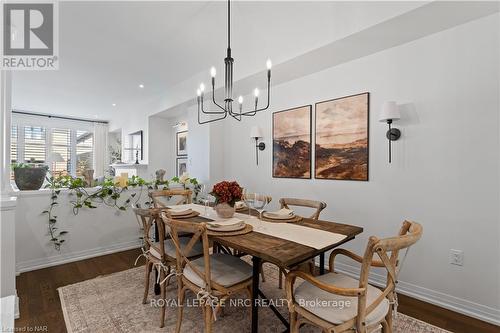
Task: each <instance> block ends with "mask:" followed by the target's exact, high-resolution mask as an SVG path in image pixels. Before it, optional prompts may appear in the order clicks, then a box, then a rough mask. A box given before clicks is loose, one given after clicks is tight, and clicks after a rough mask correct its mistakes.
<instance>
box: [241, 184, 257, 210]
mask: <svg viewBox="0 0 500 333" xmlns="http://www.w3.org/2000/svg"><path fill="white" fill-rule="evenodd" d="M254 198H255V194H254V193H251V192H250V191H249V190H248V189H246V188H244V189H243V201H244V202H245V205H247V208H248V215H250V209H251V208H252V206H253V200H254Z"/></svg>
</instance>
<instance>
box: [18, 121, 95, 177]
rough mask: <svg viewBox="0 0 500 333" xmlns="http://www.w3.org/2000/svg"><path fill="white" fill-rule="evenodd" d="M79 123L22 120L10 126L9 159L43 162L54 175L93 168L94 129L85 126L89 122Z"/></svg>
mask: <svg viewBox="0 0 500 333" xmlns="http://www.w3.org/2000/svg"><path fill="white" fill-rule="evenodd" d="M14 123H15V121H14ZM82 127H83V129H78V127H77V128H76V129H75V128H65V126H57V127H50V126H45V127H44V126H31V125H24V124H21V123H19V124H17V125H14V126H12V129H11V146H10V152H11V160H12V163H15V162H18V163H45V164H47V165H48V166H49V169H50V170H51V172H52V174H53V175H55V176H60V175H64V174H70V175H73V176H82V175H83V171H84V170H86V169H93V168H94V166H93V154H94V133H93V132H92V131H91V130H90V129H88V127H89V126H85V125H84V126H82ZM85 127H87V128H85Z"/></svg>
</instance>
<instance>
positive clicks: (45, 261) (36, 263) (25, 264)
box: [16, 239, 142, 274]
mask: <svg viewBox="0 0 500 333" xmlns="http://www.w3.org/2000/svg"><path fill="white" fill-rule="evenodd" d="M141 245H142V241H141V240H140V239H137V240H133V241H128V242H124V243H118V244H114V245H111V246H106V247H99V248H95V249H90V250H84V251H79V252H73V253H67V254H61V255H56V256H52V257H47V258H39V259H33V260H27V261H21V262H18V263H16V273H17V274H20V273H24V272H29V271H34V270H37V269H41V268H46V267H51V266H57V265H62V264H66V263H69V262H74V261H80V260H84V259H88V258H93V257H99V256H103V255H106V254H111V253H115V252H120V251H126V250H130V249H135V248H138V247H140V246H141Z"/></svg>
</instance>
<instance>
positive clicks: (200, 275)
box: [162, 214, 252, 333]
mask: <svg viewBox="0 0 500 333" xmlns="http://www.w3.org/2000/svg"><path fill="white" fill-rule="evenodd" d="M162 217H163V220H164V222H165V223H166V224H167V225H168V226H169V227H170V230H171V234H172V239H173V241H174V244H178V242H179V239H180V237H179V233H190V234H191V235H192V236H191V237H190V240H189V242H188V243H187V244H186V246H185V247H184V248H182V247H177V248H176V249H177V274H179V276H180V278H178V280H177V286H178V300H179V304H178V308H177V309H178V310H177V311H178V312H177V325H176V332H177V333H178V332H180V329H181V324H182V314H183V306H184V299H185V293H186V291H187V290H191V291H193V292H194V293H195V294H196V295H197V297H198V299H199V300H200V301H201V302H202V305H203V317H204V324H205V326H204V327H205V332H212V324H213V317H214V316H216V314H217V313H218V312H219V311H220V309H221V305H222V304H223V302H224V301H225V300H227V299H228V298H229V297H230V296H231V295H233V294H235V293H238V292H244V293H246V294H247V296H248V297H249V298H251V295H252V293H251V284H252V266H250V265H249V264H247V263H246V262H244V261H243V260H241V259H240V258H238V257H235V256H232V255H228V254H224V253H215V254H212V255H210V253H209V241H208V236H207V227H206V224H205V223H193V222H183V221H177V220H174V219H171V218H170V217H168V215H166V214H164V215H162ZM200 241H201V243H202V244H203V256H202V257H200V258H198V259H195V260H193V259H192V258H190V257H188V256H187V255H186V253H188V252H189V250H190V249H191V248H192V246H193V244H195V243H196V242H200Z"/></svg>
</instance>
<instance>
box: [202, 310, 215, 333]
mask: <svg viewBox="0 0 500 333" xmlns="http://www.w3.org/2000/svg"><path fill="white" fill-rule="evenodd" d="M203 314H204V315H205V333H212V319H213V315H212V308H211V307H210V305H205V306H204V307H203Z"/></svg>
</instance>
